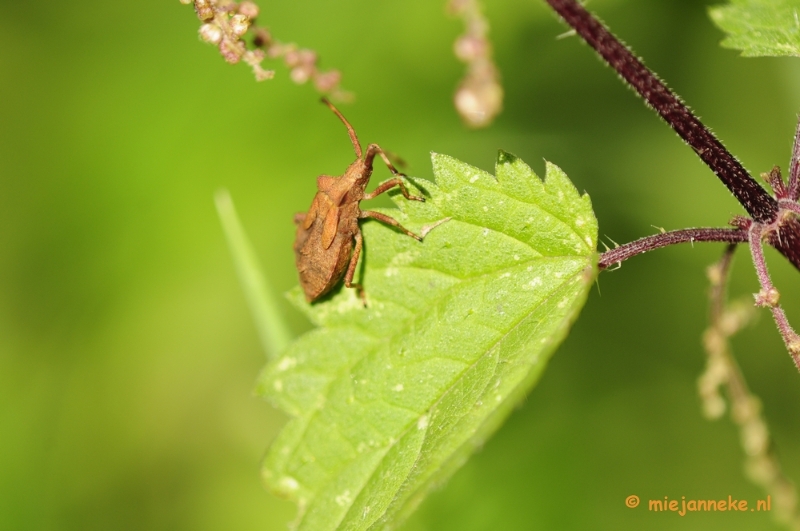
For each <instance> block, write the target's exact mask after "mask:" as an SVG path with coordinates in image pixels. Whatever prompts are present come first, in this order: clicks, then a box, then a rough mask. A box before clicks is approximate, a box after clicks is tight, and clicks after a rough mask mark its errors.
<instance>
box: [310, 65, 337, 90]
mask: <svg viewBox="0 0 800 531" xmlns="http://www.w3.org/2000/svg"><path fill="white" fill-rule="evenodd" d="M341 80H342V74H341V73H340V72H339V71H338V70H329V71H328V72H323V73H321V74H317V75H316V76H314V86H315V87H316V88H317V90H318V91H320V92H331V91H332V90H333V89H335V88H336V87H337V86H338V85H339V82H341Z"/></svg>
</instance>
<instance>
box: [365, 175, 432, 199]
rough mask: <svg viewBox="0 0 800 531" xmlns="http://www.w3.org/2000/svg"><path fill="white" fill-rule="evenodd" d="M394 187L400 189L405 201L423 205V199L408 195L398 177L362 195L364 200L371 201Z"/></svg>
mask: <svg viewBox="0 0 800 531" xmlns="http://www.w3.org/2000/svg"><path fill="white" fill-rule="evenodd" d="M395 186H399V187H400V192H401V193H402V194H403V197H405V198H406V199H411V200H412V201H422V202H423V203H424V202H425V198H424V197H418V196H416V195H411V194H409V193H408V189H407V188H406V185H405V184H403V181H402V180H401V179H400V177H395V178H394V179H389V180H388V181H386V182H383V183H381V184H379V185H378V187H377V188H375V189H374V190H373V191H372V192H370V193H368V194H364V199H373V198H375V197H377V196H379V195H381V194H382V193H383V192H385V191H387V190H391V189H392V188H394V187H395Z"/></svg>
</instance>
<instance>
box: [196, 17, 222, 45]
mask: <svg viewBox="0 0 800 531" xmlns="http://www.w3.org/2000/svg"><path fill="white" fill-rule="evenodd" d="M198 33H199V34H200V38H201V39H203V40H204V41H205V42H207V43H209V44H219V42H220V41H221V40H222V28H220V27H219V26H217V25H216V24H214V23H213V22H211V23H209V24H203V25H202V26H200V30H199V32H198Z"/></svg>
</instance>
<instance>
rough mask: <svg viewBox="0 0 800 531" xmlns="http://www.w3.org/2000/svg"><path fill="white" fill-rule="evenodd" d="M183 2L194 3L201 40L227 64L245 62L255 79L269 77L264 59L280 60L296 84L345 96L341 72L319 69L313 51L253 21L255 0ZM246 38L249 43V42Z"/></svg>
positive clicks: (256, 10) (272, 73) (185, 1)
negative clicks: (289, 41) (308, 85)
mask: <svg viewBox="0 0 800 531" xmlns="http://www.w3.org/2000/svg"><path fill="white" fill-rule="evenodd" d="M180 2H181V3H182V4H192V5H194V9H195V12H196V13H197V18H199V19H200V20H201V22H203V25H202V26H200V30H199V35H200V39H201V40H203V41H204V42H207V43H209V44H213V45H214V46H216V47H217V48H218V49H219V53H220V55H222V57H223V59H225V61H227V62H228V63H230V64H236V63H239V62H244V63H246V64H248V65H249V66H250V68H252V69H253V74H254V75H255V78H256V80H257V81H264V80H266V79H272V78H273V77H274V76H275V71H274V70H272V69H267V68H264V67H263V66H262V63H263V62H264V61H265V60H267V59H272V60H274V59H283V62H284V64H285V65H286V66H287V67H288V68H289V77H290V78H291V79H292V81H294V82H295V83H297V84H303V83H307V82H309V81H310V82H311V83H313V85H314V87H315V88H316V89H317V91H319V92H320V93H322V94H328V95H329V96H330V97H331V98H332V99H338V100H342V99H347V97H348V95H347V93H345V92H343V91H342V90H341V88H340V87H339V83H340V81H341V77H342V76H341V74H340V73H339V71H338V70H328V71H321V70H320V69H319V68H318V67H317V62H318V56H317V53H316V52H315V51H313V50H308V49H302V48H299V47H298V46H297V45H296V44H293V43H288V44H284V43H281V42H280V41H278V40H277V39H275V38H273V36H272V34H271V33H270V32H269V30H267V29H266V28H265V27H263V26H259V25H258V24H257V23H256V19H257V17H258V16H259V12H260V10H259V7H258V5H257V4H256V3H255V2H250V1H245V2H234V1H231V0H180ZM248 40H249V43H248Z"/></svg>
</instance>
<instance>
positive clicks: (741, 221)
mask: <svg viewBox="0 0 800 531" xmlns="http://www.w3.org/2000/svg"><path fill="white" fill-rule="evenodd" d="M752 223H753V221H752V220H751V219H750V218H746V217H744V216H740V215H738V214H737V215H735V216H733V217H732V218H731V220H730V221H729V222H728V224H729V225H731V226H732V227H736V228H737V229H742V230H747V229H749V228H750V225H751V224H752Z"/></svg>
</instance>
